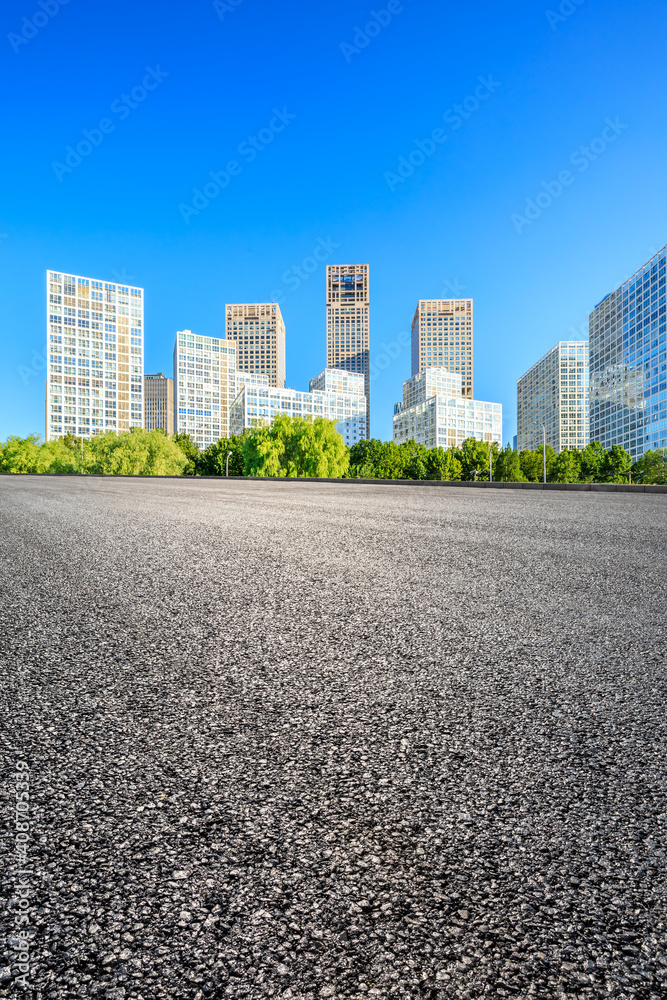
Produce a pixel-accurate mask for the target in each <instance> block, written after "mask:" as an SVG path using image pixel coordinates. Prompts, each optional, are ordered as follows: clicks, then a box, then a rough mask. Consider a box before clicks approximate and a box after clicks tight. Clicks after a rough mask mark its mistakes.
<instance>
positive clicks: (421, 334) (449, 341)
mask: <svg viewBox="0 0 667 1000" xmlns="http://www.w3.org/2000/svg"><path fill="white" fill-rule="evenodd" d="M472 346H473V329H472V299H420V301H419V304H418V305H417V310H416V312H415V315H414V319H413V320H412V375H418V374H419V372H423V371H425V370H426V369H427V368H446V369H447V371H450V372H456V374H457V375H460V376H461V380H462V395H463V396H466V397H468V398H469V399H472V398H473V366H472Z"/></svg>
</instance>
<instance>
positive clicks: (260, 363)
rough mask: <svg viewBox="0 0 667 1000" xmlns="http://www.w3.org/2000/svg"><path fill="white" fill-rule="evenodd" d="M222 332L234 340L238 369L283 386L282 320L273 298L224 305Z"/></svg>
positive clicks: (279, 386)
mask: <svg viewBox="0 0 667 1000" xmlns="http://www.w3.org/2000/svg"><path fill="white" fill-rule="evenodd" d="M226 336H227V340H231V341H233V342H235V343H236V347H237V352H236V363H237V365H238V368H239V371H243V372H249V373H250V374H251V375H266V377H267V378H268V380H269V385H272V386H276V387H277V388H279V389H284V388H285V378H286V367H285V322H284V320H283V317H282V313H281V311H280V306H279V305H278V304H277V303H276V302H254V303H245V304H242V305H228V306H227V307H226Z"/></svg>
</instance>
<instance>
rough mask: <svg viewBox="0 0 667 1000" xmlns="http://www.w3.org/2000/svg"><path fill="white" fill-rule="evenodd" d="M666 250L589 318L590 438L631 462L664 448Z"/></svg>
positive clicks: (666, 445) (666, 442)
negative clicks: (615, 448) (626, 454)
mask: <svg viewBox="0 0 667 1000" xmlns="http://www.w3.org/2000/svg"><path fill="white" fill-rule="evenodd" d="M666 258H667V246H665V247H663V248H662V250H660V251H658V253H656V254H655V255H654V256H653V257H651V259H650V260H649V261H647V263H646V264H644V266H643V267H640V269H639V270H638V271H636V272H635V273H634V274H633V275H632V277H631V278H629V279H628V280H627V281H626V282H624V284H622V285H621V287H620V288H617V289H616V291H614V292H611V293H610V294H609V295H607V297H606V298H604V299H603V300H602V302H600V303H599V304H598V305H597V306H596V307H595V309H594V310H593V312H592V313H591V315H590V318H589V323H588V328H589V335H588V336H589V344H590V369H591V402H590V406H591V410H590V414H591V416H590V419H591V440H592V441H600V442H601V443H602V444H603V445H604V447H605V448H611V446H612V445H613V444H619V445H621V446H622V447H623V448H625V450H626V451H628V452H629V453H630V454H631V455H632V458H633V459H634V460H636V459H638V458H640V457H641V456H642V455H643V454H644V452H645V451H649V450H650V449H653V448H667V356H666V344H665V341H666V339H667V315H666V311H665V310H666V302H665V278H666V273H665V272H666Z"/></svg>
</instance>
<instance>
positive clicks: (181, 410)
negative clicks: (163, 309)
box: [174, 330, 236, 449]
mask: <svg viewBox="0 0 667 1000" xmlns="http://www.w3.org/2000/svg"><path fill="white" fill-rule="evenodd" d="M235 377H236V344H234V343H232V342H230V341H228V340H225V339H223V338H218V337H200V336H196V335H195V334H193V333H192V331H191V330H182V331H180V332H179V333H177V335H176V344H175V347H174V392H175V396H176V401H175V406H174V410H175V422H176V433H177V434H189V435H190V437H191V438H192V440H193V441H195V442H196V443H197V444H198V445H199V447H200V448H202V449H204V448H208V446H209V445H210V444H213V443H214V442H216V441H218V440H219V439H220V438H226V437H229V408H230V406H231V404H232V403H233V401H234V395H235V390H236V382H235Z"/></svg>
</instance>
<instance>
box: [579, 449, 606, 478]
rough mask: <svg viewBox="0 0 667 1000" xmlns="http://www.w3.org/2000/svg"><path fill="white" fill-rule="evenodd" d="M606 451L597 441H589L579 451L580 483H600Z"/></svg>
mask: <svg viewBox="0 0 667 1000" xmlns="http://www.w3.org/2000/svg"><path fill="white" fill-rule="evenodd" d="M605 457H606V452H605V450H604V448H603V447H602V445H601V444H600V442H599V441H591V442H590V444H587V445H586V447H585V448H584V449H583V451H582V452H581V481H582V483H601V482H602V466H603V464H604V460H605Z"/></svg>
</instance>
